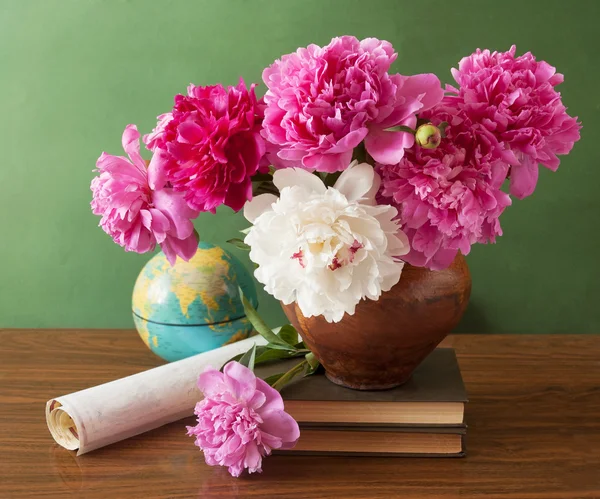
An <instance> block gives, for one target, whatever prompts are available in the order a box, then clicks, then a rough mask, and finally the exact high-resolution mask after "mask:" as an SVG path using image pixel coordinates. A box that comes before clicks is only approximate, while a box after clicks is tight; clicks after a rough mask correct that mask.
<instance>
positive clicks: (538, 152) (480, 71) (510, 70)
mask: <svg viewBox="0 0 600 499" xmlns="http://www.w3.org/2000/svg"><path fill="white" fill-rule="evenodd" d="M515 51H516V48H515V46H514V45H513V46H512V47H511V49H510V50H509V51H508V52H493V53H490V51H489V50H484V51H481V50H479V49H478V50H477V51H476V52H475V53H474V54H472V55H470V56H469V57H465V58H464V59H462V60H461V61H460V63H459V66H458V69H453V70H452V74H453V76H454V79H455V80H456V82H457V83H458V85H459V89H453V90H454V93H455V94H456V95H457V97H458V98H459V100H460V101H461V102H462V103H463V106H464V110H465V112H466V113H467V114H468V115H469V117H470V118H471V119H472V120H474V121H477V122H479V123H481V124H482V125H483V126H484V127H486V128H487V129H488V130H490V131H491V132H493V133H494V134H495V135H496V137H497V138H498V140H499V141H501V142H505V143H506V145H507V146H508V147H509V148H510V150H511V151H512V152H513V153H514V156H515V157H514V158H512V161H511V163H512V165H513V166H512V168H511V171H510V192H511V194H513V195H515V196H517V197H518V198H524V197H526V196H529V195H530V194H531V193H532V192H533V191H534V189H535V186H536V183H537V178H538V163H540V164H542V165H544V166H546V167H547V168H549V169H551V170H552V171H556V169H557V168H558V165H559V163H560V161H559V159H558V157H557V155H558V154H567V153H568V152H569V151H570V150H571V148H572V147H573V144H574V143H575V142H576V141H578V140H579V130H580V128H581V124H580V123H578V122H577V118H573V117H571V116H569V115H568V114H567V112H566V108H565V106H564V105H563V103H562V101H561V97H560V93H559V92H557V91H556V90H555V88H554V87H555V86H556V85H558V84H559V83H562V81H563V75H562V74H559V73H556V69H555V68H553V67H552V66H550V64H548V63H547V62H544V61H540V62H537V61H536V60H535V57H534V56H533V55H532V54H531V53H530V52H527V53H526V54H524V55H522V56H519V57H515Z"/></svg>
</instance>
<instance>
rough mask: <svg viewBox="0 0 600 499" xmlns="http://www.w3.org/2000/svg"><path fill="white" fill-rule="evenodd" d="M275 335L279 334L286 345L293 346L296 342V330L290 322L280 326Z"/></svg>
mask: <svg viewBox="0 0 600 499" xmlns="http://www.w3.org/2000/svg"><path fill="white" fill-rule="evenodd" d="M277 336H279V337H280V338H281V339H282V340H283V341H285V342H286V343H287V344H288V345H291V346H295V345H296V343H298V332H297V331H296V328H294V326H292V325H291V324H286V325H285V326H282V327H281V328H280V329H279V331H278V332H277Z"/></svg>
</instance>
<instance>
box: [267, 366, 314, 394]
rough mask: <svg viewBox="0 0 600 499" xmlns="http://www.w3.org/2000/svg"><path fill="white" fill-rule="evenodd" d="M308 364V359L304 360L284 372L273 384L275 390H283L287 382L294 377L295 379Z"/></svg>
mask: <svg viewBox="0 0 600 499" xmlns="http://www.w3.org/2000/svg"><path fill="white" fill-rule="evenodd" d="M306 365H307V362H306V360H303V361H302V362H300V363H299V364H296V365H295V366H294V367H292V368H291V369H290V370H289V371H288V372H286V373H284V374H283V375H282V376H280V377H279V379H277V381H275V382H274V383H273V384H272V385H271V386H272V387H273V388H275V390H277V391H279V390H281V389H282V388H283V387H284V386H285V385H286V384H287V383H289V382H290V381H291V380H292V379H294V378H295V377H296V376H297V375H298V374H300V373H301V372H302V371H304V368H305V366H306Z"/></svg>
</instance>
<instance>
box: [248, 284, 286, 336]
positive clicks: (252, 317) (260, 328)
mask: <svg viewBox="0 0 600 499" xmlns="http://www.w3.org/2000/svg"><path fill="white" fill-rule="evenodd" d="M238 289H239V293H240V298H241V299H242V305H243V306H244V312H245V313H246V317H248V320H249V321H250V324H252V326H254V329H256V332H257V333H258V334H260V335H261V336H262V337H263V338H264V339H265V340H267V341H268V342H269V343H272V344H274V345H282V346H285V347H289V345H288V344H287V343H286V342H285V341H283V340H282V339H281V338H280V337H279V336H277V335H276V334H275V333H274V332H273V331H271V328H270V327H269V326H267V324H266V323H265V321H264V320H262V318H261V317H260V315H258V312H257V311H256V309H255V308H254V307H253V306H252V304H251V303H250V302H249V301H248V299H247V298H246V297H245V296H244V292H243V291H242V288H238Z"/></svg>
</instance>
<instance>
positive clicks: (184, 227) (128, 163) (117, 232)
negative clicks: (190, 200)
mask: <svg viewBox="0 0 600 499" xmlns="http://www.w3.org/2000/svg"><path fill="white" fill-rule="evenodd" d="M139 138H140V134H139V132H138V130H137V127H136V126H135V125H127V127H125V131H124V132H123V149H125V152H126V153H127V155H128V156H129V159H127V158H125V157H123V156H112V155H110V154H106V153H102V155H101V156H100V158H98V162H97V163H96V167H97V171H98V172H99V173H100V174H99V175H98V176H97V177H95V178H94V179H93V180H92V185H91V189H92V193H93V199H92V202H91V206H92V212H93V213H94V215H100V216H101V217H102V219H101V220H100V226H101V227H102V229H103V230H104V232H106V233H107V234H108V235H110V236H112V238H113V241H115V242H116V243H117V244H119V245H120V246H123V247H124V248H125V250H126V251H135V252H136V253H146V252H147V251H152V250H153V249H154V248H155V246H156V243H158V244H160V247H161V249H162V250H163V252H164V253H165V255H166V257H167V259H168V260H169V262H170V263H171V265H173V264H174V263H175V260H176V257H177V256H180V257H181V258H183V259H184V260H189V259H190V258H191V257H192V256H194V254H195V253H196V250H197V248H198V241H197V238H196V234H195V232H194V225H193V224H192V222H191V219H193V218H196V217H197V216H198V212H196V211H194V210H192V209H191V208H190V207H189V206H187V204H186V203H185V201H184V199H183V195H182V194H179V193H176V192H174V191H173V189H171V188H163V189H159V190H153V189H151V188H150V187H149V185H148V172H147V170H146V163H145V162H144V160H143V159H142V157H141V156H140V144H139ZM161 187H162V186H161Z"/></svg>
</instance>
